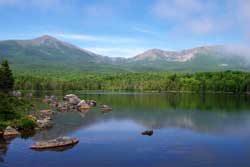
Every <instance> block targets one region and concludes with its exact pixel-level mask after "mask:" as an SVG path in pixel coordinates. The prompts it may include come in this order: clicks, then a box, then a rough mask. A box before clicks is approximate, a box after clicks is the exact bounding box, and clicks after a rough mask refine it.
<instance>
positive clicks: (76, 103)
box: [43, 94, 112, 112]
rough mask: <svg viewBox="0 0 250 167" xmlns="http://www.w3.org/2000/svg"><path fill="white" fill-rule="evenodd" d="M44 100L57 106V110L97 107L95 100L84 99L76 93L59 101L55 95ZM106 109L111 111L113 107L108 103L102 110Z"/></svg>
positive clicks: (85, 109) (78, 109) (82, 109)
mask: <svg viewBox="0 0 250 167" xmlns="http://www.w3.org/2000/svg"><path fill="white" fill-rule="evenodd" d="M43 101H44V102H47V103H49V104H50V106H51V107H53V108H55V109H56V110H57V111H60V112H68V111H80V112H85V111H88V110H90V109H91V108H92V107H95V106H96V104H97V103H96V101H95V100H83V99H80V98H79V97H78V96H76V95H75V94H68V95H66V96H64V98H63V101H59V100H58V99H57V98H56V97H55V96H50V97H49V96H45V98H44V100H43ZM105 110H106V111H111V110H112V109H111V108H110V107H108V106H107V105H102V106H101V111H105Z"/></svg>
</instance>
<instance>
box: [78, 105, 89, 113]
mask: <svg viewBox="0 0 250 167" xmlns="http://www.w3.org/2000/svg"><path fill="white" fill-rule="evenodd" d="M90 108H91V107H90V106H89V105H88V104H87V103H84V104H82V105H81V106H80V107H79V108H78V110H79V111H81V112H86V111H89V109H90Z"/></svg>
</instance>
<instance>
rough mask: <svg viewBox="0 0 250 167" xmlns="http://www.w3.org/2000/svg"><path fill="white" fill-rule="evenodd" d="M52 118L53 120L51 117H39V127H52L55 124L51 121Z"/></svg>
mask: <svg viewBox="0 0 250 167" xmlns="http://www.w3.org/2000/svg"><path fill="white" fill-rule="evenodd" d="M50 120H51V118H50V117H47V118H44V119H38V120H37V121H36V123H37V126H38V128H39V129H48V128H51V127H52V126H53V124H52V123H51V121H50Z"/></svg>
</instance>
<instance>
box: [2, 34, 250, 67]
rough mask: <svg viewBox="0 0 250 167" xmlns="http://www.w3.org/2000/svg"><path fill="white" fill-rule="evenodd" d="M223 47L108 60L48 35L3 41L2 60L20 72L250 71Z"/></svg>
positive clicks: (243, 59) (158, 51)
mask: <svg viewBox="0 0 250 167" xmlns="http://www.w3.org/2000/svg"><path fill="white" fill-rule="evenodd" d="M224 50H225V48H224V46H222V45H214V46H213V45H212V46H202V47H197V48H193V49H186V50H182V51H164V50H161V49H157V48H155V49H150V50H147V51H145V52H143V53H141V54H138V55H136V56H134V57H131V58H120V57H116V58H114V57H107V56H102V55H99V54H95V53H93V52H91V51H88V50H85V49H82V48H79V47H77V46H74V45H72V44H70V43H67V42H63V41H60V40H58V39H56V38H55V37H52V36H49V35H44V36H41V37H38V38H34V39H30V40H4V41H0V59H8V60H10V62H11V64H12V66H13V67H14V68H16V69H34V70H65V71H68V70H71V71H72V70H73V71H83V72H131V71H133V72H142V71H190V72H192V71H218V70H249V69H250V65H249V64H250V63H249V60H248V59H247V58H246V57H245V56H244V55H235V54H233V53H228V52H225V51H224ZM118 56H119V55H118Z"/></svg>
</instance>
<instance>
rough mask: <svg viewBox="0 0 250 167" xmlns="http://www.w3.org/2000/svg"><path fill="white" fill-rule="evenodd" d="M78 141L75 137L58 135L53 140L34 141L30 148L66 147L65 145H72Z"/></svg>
mask: <svg viewBox="0 0 250 167" xmlns="http://www.w3.org/2000/svg"><path fill="white" fill-rule="evenodd" d="M78 142H79V140H78V139H76V138H70V137H58V138H56V139H53V140H48V141H41V142H36V143H35V144H33V145H32V146H30V148H31V149H37V150H40V149H51V148H57V147H66V146H73V145H75V144H77V143H78Z"/></svg>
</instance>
